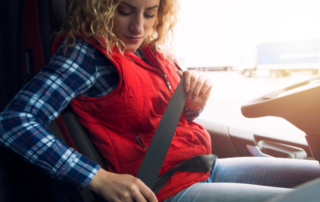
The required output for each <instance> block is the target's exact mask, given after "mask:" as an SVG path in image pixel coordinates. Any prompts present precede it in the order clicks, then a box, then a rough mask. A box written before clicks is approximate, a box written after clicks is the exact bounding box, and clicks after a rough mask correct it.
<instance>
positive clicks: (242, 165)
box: [0, 0, 320, 202]
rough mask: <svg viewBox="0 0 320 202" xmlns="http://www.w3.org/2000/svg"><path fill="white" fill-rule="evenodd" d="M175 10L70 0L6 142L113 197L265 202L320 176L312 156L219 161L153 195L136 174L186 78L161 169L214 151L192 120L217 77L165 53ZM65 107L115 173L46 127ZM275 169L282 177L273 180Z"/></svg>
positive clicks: (14, 111) (135, 2)
mask: <svg viewBox="0 0 320 202" xmlns="http://www.w3.org/2000/svg"><path fill="white" fill-rule="evenodd" d="M177 11H178V5H177V1H175V0H122V1H121V0H118V1H116V0H101V1H98V0H81V1H80V0H79V1H76V0H75V1H73V2H71V5H70V9H69V13H68V15H67V18H66V20H65V24H64V26H63V28H62V29H61V31H60V32H59V33H58V37H57V38H56V40H55V41H54V44H53V51H54V53H55V54H54V55H53V56H52V58H51V61H50V63H49V64H48V65H47V66H46V67H44V68H43V70H42V71H41V72H40V73H39V74H38V75H37V76H36V77H35V78H33V79H32V80H31V81H30V82H29V83H28V84H27V85H26V86H24V88H23V89H22V90H21V91H20V92H19V93H18V95H17V96H16V97H15V98H14V99H13V100H12V101H11V103H10V104H9V105H8V106H7V108H6V109H5V110H4V112H2V113H1V115H0V121H1V123H0V124H1V125H0V133H1V136H0V142H1V143H2V145H4V146H6V147H8V148H10V149H11V150H13V151H15V152H16V153H18V154H19V155H21V156H23V157H24V158H25V159H26V160H27V161H29V162H30V163H32V164H34V165H35V166H36V167H38V168H39V169H41V170H43V171H44V172H46V173H47V174H50V175H51V176H53V177H55V178H57V179H61V180H65V181H67V182H70V183H72V184H74V185H76V186H82V187H84V186H87V187H88V188H89V189H91V190H93V191H94V192H96V193H98V194H100V195H102V196H103V197H104V198H105V199H106V200H108V201H139V202H140V201H152V202H154V201H157V200H159V201H164V200H167V201H264V200H266V199H268V198H269V197H271V196H274V195H276V194H279V193H283V192H286V191H288V190H289V189H285V188H275V187H267V186H259V185H269V186H283V187H293V186H295V185H297V184H300V183H303V182H305V181H308V180H310V179H313V178H316V177H318V176H320V171H319V169H318V167H317V166H318V165H317V163H316V162H306V161H290V160H288V159H285V160H279V159H266V158H263V159H261V158H256V159H254V158H250V159H246V160H245V161H244V160H243V159H241V158H234V159H221V160H218V161H217V162H216V164H215V165H214V169H213V170H212V172H211V173H209V172H177V173H176V174H175V175H174V176H173V177H172V178H171V179H170V181H168V183H167V184H166V185H165V186H164V187H163V188H162V190H160V192H159V193H158V194H157V196H155V195H154V193H152V191H151V190H150V189H149V188H148V187H146V185H144V184H143V183H142V182H141V181H140V180H139V179H137V178H135V177H134V176H135V174H136V173H137V169H138V168H139V165H140V164H141V161H142V159H143V157H144V154H145V152H146V148H147V147H148V145H149V143H150V141H151V139H152V135H153V133H154V131H155V128H156V127H157V125H158V123H159V120H160V118H161V115H162V114H163V112H164V109H165V107H166V105H167V103H168V101H169V99H170V97H171V96H172V93H173V89H175V87H176V86H177V84H178V82H179V80H180V77H181V76H184V77H185V83H184V89H185V91H186V92H187V95H188V99H187V101H186V103H185V106H186V107H185V110H184V115H183V116H182V117H181V119H180V122H179V125H178V127H177V131H176V133H175V137H174V139H173V141H172V145H171V147H170V149H169V151H168V155H167V157H166V160H165V162H164V164H163V166H162V169H161V171H160V174H161V173H163V172H165V171H167V170H169V169H170V168H172V167H174V166H175V165H176V164H178V163H180V162H182V161H184V160H186V159H189V158H191V157H192V156H196V155H200V154H209V153H210V152H211V145H210V142H211V141H210V136H209V134H208V133H207V132H206V131H205V129H204V128H203V127H201V126H200V125H197V124H195V123H193V122H192V119H193V118H195V117H196V116H197V115H198V114H199V113H200V112H201V110H202V109H203V107H204V105H205V103H206V102H207V100H208V97H209V95H210V92H211V88H212V84H211V82H210V81H209V80H208V79H206V78H205V77H202V76H198V75H196V74H194V73H191V72H189V71H185V72H184V73H182V72H181V71H179V70H178V69H177V68H176V66H175V65H174V63H173V62H172V61H171V59H170V58H173V57H172V56H170V58H169V57H168V56H167V54H168V53H166V52H165V51H162V50H160V49H159V45H161V44H163V43H164V42H165V41H166V39H167V36H168V32H169V31H170V30H172V28H173V26H174V24H175V22H176V14H177ZM169 55H170V54H169ZM68 104H70V106H71V107H72V109H73V111H74V112H75V113H76V114H77V115H78V117H79V120H80V121H81V123H82V124H83V125H84V126H85V127H86V128H87V130H88V131H89V133H90V135H91V139H92V140H93V142H94V143H95V145H96V146H97V148H98V149H99V150H100V152H101V153H102V155H103V156H104V158H105V159H106V162H107V165H108V170H109V172H108V171H105V170H103V169H101V168H100V166H99V165H97V164H96V163H94V162H92V161H90V160H89V159H87V158H86V157H84V156H82V155H81V154H79V153H77V152H76V151H74V150H73V149H71V148H68V147H67V146H66V145H64V144H63V143H61V141H60V140H58V139H55V138H54V137H53V136H52V134H51V132H50V131H48V130H47V129H46V127H45V126H46V125H47V124H49V122H50V121H51V120H54V119H55V118H56V117H57V116H58V114H59V113H60V112H61V111H62V110H63V109H64V108H65V107H66V106H67V105H68ZM280 161H281V162H280ZM282 168H283V170H284V171H285V173H282V174H281V172H279V170H280V169H282ZM289 168H290V169H289ZM289 171H290V172H289ZM274 172H276V173H277V174H279V175H281V176H276V178H274V177H275V173H274ZM299 172H301V173H304V176H299V175H298V174H299ZM197 182H205V183H197ZM209 182H237V183H238V184H236V183H229V184H223V183H209ZM239 183H248V184H257V185H245V184H239ZM230 188H231V189H230Z"/></svg>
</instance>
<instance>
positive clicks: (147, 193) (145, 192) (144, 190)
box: [136, 180, 158, 202]
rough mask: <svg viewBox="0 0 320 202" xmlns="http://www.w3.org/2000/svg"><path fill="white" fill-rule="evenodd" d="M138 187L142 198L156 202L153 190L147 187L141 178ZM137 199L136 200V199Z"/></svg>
mask: <svg viewBox="0 0 320 202" xmlns="http://www.w3.org/2000/svg"><path fill="white" fill-rule="evenodd" d="M139 189H140V193H141V194H142V195H143V196H144V198H146V199H147V201H148V202H157V201H158V200H157V197H156V195H155V194H154V193H153V191H151V189H149V187H147V186H146V185H145V184H144V183H143V182H142V181H141V180H140V183H139ZM136 201H138V200H136Z"/></svg>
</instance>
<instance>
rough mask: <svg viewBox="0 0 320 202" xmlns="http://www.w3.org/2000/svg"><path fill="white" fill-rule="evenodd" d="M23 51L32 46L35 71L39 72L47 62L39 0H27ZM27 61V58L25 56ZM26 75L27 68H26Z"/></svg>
mask: <svg viewBox="0 0 320 202" xmlns="http://www.w3.org/2000/svg"><path fill="white" fill-rule="evenodd" d="M23 31H24V33H23V41H24V47H23V53H25V51H26V49H28V48H32V49H33V53H34V65H35V69H34V73H35V74H37V73H38V72H39V71H40V69H41V68H43V67H44V66H45V65H46V64H45V60H44V54H43V48H42V42H41V35H40V27H39V15H38V0H28V1H25V12H24V27H23ZM24 61H25V58H24ZM24 69H25V67H24ZM25 76H26V69H25Z"/></svg>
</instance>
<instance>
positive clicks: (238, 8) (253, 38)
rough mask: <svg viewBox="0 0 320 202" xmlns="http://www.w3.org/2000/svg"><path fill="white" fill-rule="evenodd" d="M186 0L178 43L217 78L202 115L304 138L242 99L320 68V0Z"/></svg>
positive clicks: (192, 64) (187, 64)
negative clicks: (249, 111) (255, 112)
mask: <svg viewBox="0 0 320 202" xmlns="http://www.w3.org/2000/svg"><path fill="white" fill-rule="evenodd" d="M194 2H195V1H193V0H180V5H181V10H180V13H179V16H180V19H179V22H178V25H177V26H176V29H175V34H174V38H173V42H172V45H173V47H174V48H175V53H176V56H177V59H178V62H179V64H180V65H181V66H182V68H184V69H189V70H194V71H198V72H199V73H200V74H204V75H205V76H207V77H208V78H210V79H211V80H212V82H213V86H214V87H213V89H212V93H211V97H210V99H209V101H208V103H207V105H206V107H205V110H204V112H202V114H201V116H200V118H201V119H205V120H209V121H214V122H218V123H222V124H226V125H229V126H236V127H240V128H245V129H250V130H253V131H254V132H256V133H261V134H267V135H269V136H275V137H280V138H285V139H291V140H296V141H299V142H305V139H304V135H305V133H304V132H302V131H301V130H299V129H298V128H296V127H295V126H293V125H292V124H290V123H289V122H287V121H286V120H284V119H282V118H277V117H263V118H257V119H248V118H245V117H243V116H242V114H241V109H240V108H241V105H242V104H245V103H246V102H248V101H250V100H252V99H255V98H257V97H260V96H262V95H264V94H267V93H269V92H272V91H275V90H277V89H280V88H283V87H287V86H290V85H292V84H294V83H297V82H300V81H303V80H306V79H309V78H312V77H314V76H316V75H318V72H319V71H318V70H319V69H320V48H319V47H320V12H318V8H319V6H320V2H319V1H318V0H297V1H292V0H268V1H265V0H225V1H217V0H214V1H213V0H200V1H197V3H194Z"/></svg>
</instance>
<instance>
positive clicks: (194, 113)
mask: <svg viewBox="0 0 320 202" xmlns="http://www.w3.org/2000/svg"><path fill="white" fill-rule="evenodd" d="M203 110H204V107H202V108H201V109H198V110H191V109H189V108H188V107H187V106H184V109H183V111H184V115H185V117H186V119H187V121H193V120H194V119H195V118H197V117H198V116H200V114H201V112H202V111H203Z"/></svg>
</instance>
